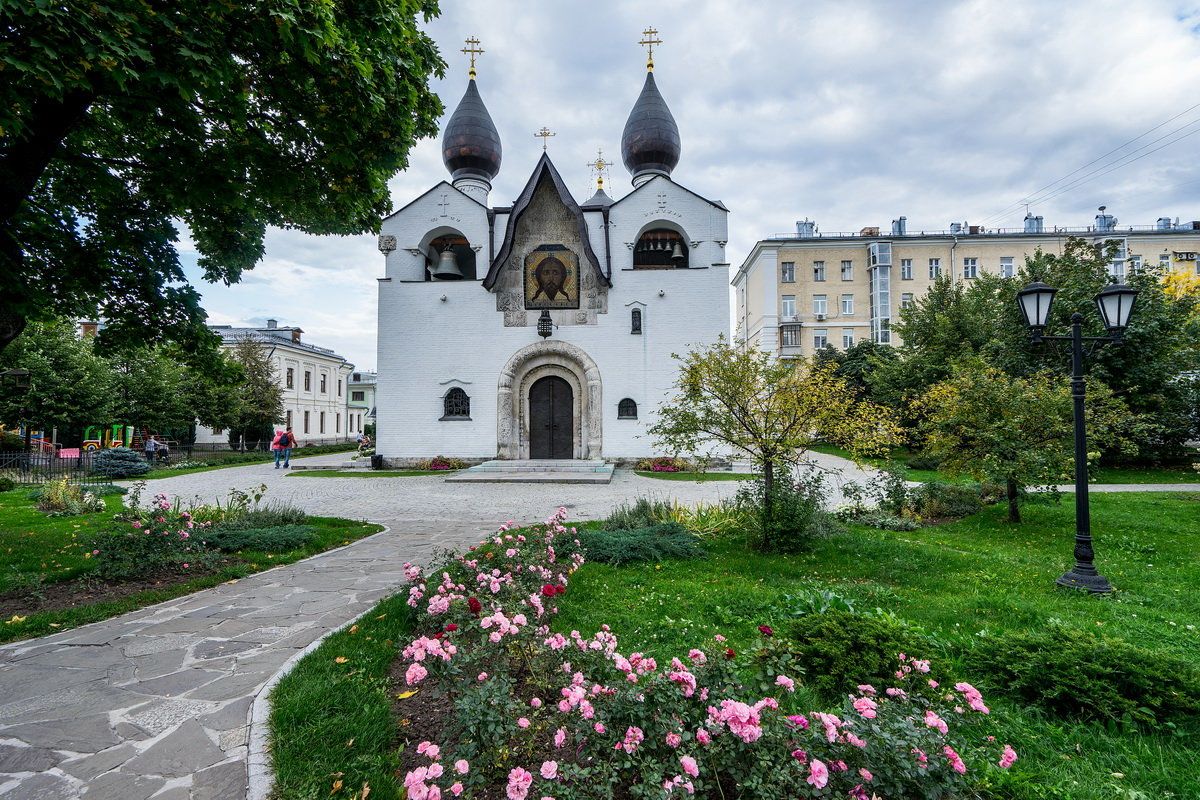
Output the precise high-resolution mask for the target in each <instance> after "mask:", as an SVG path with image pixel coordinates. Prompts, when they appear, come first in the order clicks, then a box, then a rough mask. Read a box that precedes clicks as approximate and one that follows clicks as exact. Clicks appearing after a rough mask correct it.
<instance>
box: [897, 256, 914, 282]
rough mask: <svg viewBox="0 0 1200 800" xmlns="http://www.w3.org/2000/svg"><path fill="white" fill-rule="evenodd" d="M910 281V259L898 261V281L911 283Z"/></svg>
mask: <svg viewBox="0 0 1200 800" xmlns="http://www.w3.org/2000/svg"><path fill="white" fill-rule="evenodd" d="M912 279H913V278H912V259H911V258H902V259H900V280H902V281H911V280H912Z"/></svg>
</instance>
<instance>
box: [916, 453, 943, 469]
mask: <svg viewBox="0 0 1200 800" xmlns="http://www.w3.org/2000/svg"><path fill="white" fill-rule="evenodd" d="M940 466H942V460H941V459H940V458H938V457H937V456H934V455H930V454H929V453H917V454H916V455H915V456H913V457H912V458H910V459H908V468H909V469H922V470H936V469H937V468H938V467H940Z"/></svg>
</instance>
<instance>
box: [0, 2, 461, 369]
mask: <svg viewBox="0 0 1200 800" xmlns="http://www.w3.org/2000/svg"><path fill="white" fill-rule="evenodd" d="M436 14H437V4H436V2H435V1H434V0H359V1H357V2H352V3H351V2H344V1H343V0H332V1H331V2H324V3H305V2H296V0H263V1H262V2H257V3H247V2H239V0H231V2H217V1H216V0H197V1H196V2H192V3H178V2H170V3H168V2H162V1H161V0H148V2H141V3H131V2H127V1H126V0H98V1H97V2H93V3H87V4H80V3H33V2H25V3H16V2H0V68H2V69H3V76H4V79H3V80H2V81H0V349H3V348H4V347H6V346H7V345H8V344H9V343H10V342H11V341H12V340H13V339H15V338H16V337H17V336H18V335H19V334H20V332H21V330H22V329H23V328H24V326H25V324H26V322H27V321H28V320H30V319H42V318H45V317H46V316H47V315H49V314H59V315H64V316H85V317H103V318H104V319H106V320H107V322H108V323H109V324H108V327H107V329H106V330H105V332H104V336H106V337H107V338H109V339H112V340H120V341H122V342H124V343H126V344H134V343H142V344H149V343H153V342H156V341H159V340H162V339H163V338H168V337H173V338H176V339H179V340H182V341H189V340H190V341H198V340H200V339H203V338H205V337H207V336H208V334H207V331H206V329H205V328H204V326H203V320H204V313H203V311H202V310H201V309H200V307H199V295H198V294H197V293H196V292H195V290H193V289H192V288H191V287H190V286H188V285H187V283H186V281H185V279H184V274H183V271H182V269H181V267H180V264H179V260H178V257H177V254H176V251H175V248H174V246H173V245H174V242H175V241H176V239H177V230H176V227H175V222H174V221H175V220H182V221H183V222H184V223H185V224H186V225H187V226H188V230H189V231H190V233H191V236H192V239H193V241H194V242H195V245H196V249H197V250H198V252H199V254H200V255H199V266H200V267H201V269H202V270H203V273H204V277H205V279H206V280H209V281H223V282H225V283H227V284H228V283H233V282H236V281H237V280H238V279H239V277H240V276H241V273H242V272H243V271H244V270H246V269H249V268H251V267H252V266H253V265H254V264H255V263H256V262H257V261H258V259H259V258H260V257H261V256H262V252H263V235H264V232H265V230H266V228H267V226H269V225H275V226H281V227H294V228H300V229H302V230H305V231H308V232H311V233H321V234H354V233H361V232H364V231H368V230H374V229H376V226H377V225H378V221H379V219H380V217H382V216H383V215H384V214H385V213H386V212H387V211H388V210H389V209H390V199H389V196H388V190H387V181H388V179H389V178H390V177H391V176H392V175H393V174H395V173H396V172H397V171H398V170H401V169H403V168H404V167H405V166H407V159H408V152H409V150H410V148H411V147H412V146H413V144H414V142H415V141H416V140H417V139H419V138H422V137H425V136H431V135H434V134H435V133H436V121H437V119H438V116H439V115H440V114H441V110H442V106H441V103H440V101H439V100H438V98H437V97H436V95H434V94H433V93H432V92H430V90H429V88H428V80H429V78H430V76H431V75H435V74H436V75H440V74H442V70H443V68H444V64H443V62H442V60H441V58H440V56H439V55H438V52H437V49H436V47H435V45H434V43H433V41H432V40H431V39H430V38H429V37H428V36H427V35H426V34H425V33H423V32H422V31H421V30H420V29H419V28H418V18H422V19H424V20H426V21H427V20H428V19H429V18H430V17H432V16H434V15H436Z"/></svg>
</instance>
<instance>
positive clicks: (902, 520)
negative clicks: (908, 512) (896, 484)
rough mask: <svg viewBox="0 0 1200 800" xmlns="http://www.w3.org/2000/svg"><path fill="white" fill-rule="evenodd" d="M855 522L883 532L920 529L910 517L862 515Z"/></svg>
mask: <svg viewBox="0 0 1200 800" xmlns="http://www.w3.org/2000/svg"><path fill="white" fill-rule="evenodd" d="M855 522H858V523H860V524H862V525H868V526H870V527H872V528H878V529H880V530H883V531H915V530H916V529H917V528H920V527H921V523H920V522H918V521H917V520H915V519H913V518H912V517H897V516H894V515H892V514H884V513H880V512H869V513H866V514H863V515H862V516H861V517H859V518H858V519H856V520H855Z"/></svg>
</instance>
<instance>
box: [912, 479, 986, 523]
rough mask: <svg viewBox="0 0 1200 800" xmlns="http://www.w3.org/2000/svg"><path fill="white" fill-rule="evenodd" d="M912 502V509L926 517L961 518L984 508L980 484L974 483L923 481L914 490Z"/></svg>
mask: <svg viewBox="0 0 1200 800" xmlns="http://www.w3.org/2000/svg"><path fill="white" fill-rule="evenodd" d="M911 503H912V509H913V510H914V511H915V512H916V513H917V514H919V515H920V516H921V517H922V518H924V519H961V518H962V517H969V516H970V515H972V514H975V513H977V512H979V511H980V510H981V509H982V508H983V500H982V499H981V498H980V496H979V484H974V483H972V484H966V485H963V484H954V483H943V482H941V481H930V482H929V483H923V484H921V485H920V486H918V487H917V488H915V489H913V490H912V499H911Z"/></svg>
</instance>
